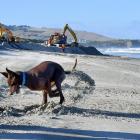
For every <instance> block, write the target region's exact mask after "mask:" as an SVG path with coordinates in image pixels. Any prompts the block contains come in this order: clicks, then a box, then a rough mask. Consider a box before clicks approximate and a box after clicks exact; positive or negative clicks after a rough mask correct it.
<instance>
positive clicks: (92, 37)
mask: <svg viewBox="0 0 140 140" xmlns="http://www.w3.org/2000/svg"><path fill="white" fill-rule="evenodd" d="M7 27H8V28H9V29H11V30H12V31H13V33H14V35H16V36H19V37H22V38H29V39H42V40H46V39H47V38H48V37H49V36H50V35H51V34H53V33H54V32H60V33H61V32H62V31H63V29H57V28H46V27H42V28H37V27H30V26H26V25H22V26H16V25H12V26H7ZM75 33H76V35H77V38H78V39H79V42H86V41H87V40H89V41H109V40H112V38H109V37H106V36H103V35H100V34H96V33H92V32H87V31H75ZM66 34H67V35H68V39H69V40H72V39H73V38H72V36H71V35H70V34H69V32H67V33H66Z"/></svg>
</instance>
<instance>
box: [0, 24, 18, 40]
mask: <svg viewBox="0 0 140 140" xmlns="http://www.w3.org/2000/svg"><path fill="white" fill-rule="evenodd" d="M0 40H1V41H6V42H19V40H20V38H19V37H15V36H14V35H13V33H12V31H10V30H9V29H8V28H6V27H5V26H3V25H2V24H0Z"/></svg>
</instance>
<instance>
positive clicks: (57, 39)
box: [46, 24, 78, 49]
mask: <svg viewBox="0 0 140 140" xmlns="http://www.w3.org/2000/svg"><path fill="white" fill-rule="evenodd" d="M67 30H68V31H69V32H70V33H71V35H72V37H73V38H74V42H72V43H71V44H68V43H67V36H66V35H65V33H66V31H67ZM46 44H47V46H58V47H62V48H63V49H64V48H65V47H67V46H70V47H77V46H78V41H77V37H76V34H75V33H74V31H73V30H72V29H71V28H70V27H69V25H68V24H66V25H65V26H64V30H63V33H57V32H56V33H54V34H53V35H51V36H50V38H49V39H48V40H47V43H46Z"/></svg>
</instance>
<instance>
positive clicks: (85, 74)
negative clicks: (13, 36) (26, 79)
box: [0, 50, 140, 140]
mask: <svg viewBox="0 0 140 140" xmlns="http://www.w3.org/2000/svg"><path fill="white" fill-rule="evenodd" d="M75 58H77V59H78V65H77V69H76V71H75V72H73V73H72V74H71V75H67V77H66V79H65V81H64V82H63V84H62V89H63V93H64V96H65V102H64V104H63V105H62V106H61V105H59V104H58V103H59V98H51V99H50V98H49V103H48V105H46V106H41V102H42V92H36V91H30V90H29V89H27V88H26V87H22V89H21V93H20V94H14V95H12V96H9V95H8V93H7V92H8V89H7V83H6V79H5V78H4V77H3V76H2V75H0V139H9V138H10V139H23V138H25V139H54V140H55V139H76V140H77V139H110V140H111V139H115V140H116V139H117V140H118V139H119V140H120V139H140V86H139V83H140V59H130V58H125V57H124V58H123V57H107V56H89V55H72V54H56V53H55V54H52V53H47V52H36V51H34V52H31V51H24V50H17V51H13V50H11V51H10V50H5V51H0V66H1V67H0V71H5V68H6V67H8V68H9V69H11V70H13V71H14V70H15V71H18V70H21V71H26V70H29V69H30V68H32V67H33V66H35V65H37V64H39V63H40V62H42V61H45V60H51V61H55V62H58V63H59V64H61V65H62V66H63V67H64V68H65V70H69V69H71V68H72V66H73V64H74V61H75Z"/></svg>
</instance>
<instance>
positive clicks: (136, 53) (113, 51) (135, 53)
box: [97, 47, 140, 58]
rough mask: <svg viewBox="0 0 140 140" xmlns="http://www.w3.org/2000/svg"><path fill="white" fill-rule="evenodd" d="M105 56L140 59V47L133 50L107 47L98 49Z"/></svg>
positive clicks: (132, 48)
mask: <svg viewBox="0 0 140 140" xmlns="http://www.w3.org/2000/svg"><path fill="white" fill-rule="evenodd" d="M97 49H98V50H99V51H100V52H102V53H103V54H108V55H114V56H126V57H131V58H140V47H131V48H127V47H124V48H122V47H121V48H119V47H105V48H97Z"/></svg>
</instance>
